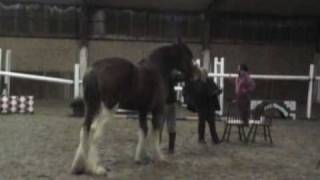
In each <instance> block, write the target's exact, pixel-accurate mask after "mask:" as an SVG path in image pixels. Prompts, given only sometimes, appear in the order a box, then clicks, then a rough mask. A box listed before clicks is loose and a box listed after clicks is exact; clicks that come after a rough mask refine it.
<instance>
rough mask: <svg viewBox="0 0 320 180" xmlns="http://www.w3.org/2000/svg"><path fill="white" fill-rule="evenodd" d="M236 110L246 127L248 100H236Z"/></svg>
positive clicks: (248, 111)
mask: <svg viewBox="0 0 320 180" xmlns="http://www.w3.org/2000/svg"><path fill="white" fill-rule="evenodd" d="M237 110H238V114H239V115H240V118H241V120H242V121H243V123H244V124H245V125H248V121H249V116H250V99H249V98H248V97H246V96H244V97H240V98H238V99H237Z"/></svg>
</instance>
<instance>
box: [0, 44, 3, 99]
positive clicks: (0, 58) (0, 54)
mask: <svg viewBox="0 0 320 180" xmlns="http://www.w3.org/2000/svg"><path fill="white" fill-rule="evenodd" d="M1 70H2V49H1V48H0V71H1ZM2 88H3V87H2V76H0V95H1V93H2Z"/></svg>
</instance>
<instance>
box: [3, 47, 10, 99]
mask: <svg viewBox="0 0 320 180" xmlns="http://www.w3.org/2000/svg"><path fill="white" fill-rule="evenodd" d="M5 58H6V59H5V71H6V72H10V69H11V50H10V49H8V50H6V57H5ZM10 82H11V81H10V76H5V77H4V83H5V86H6V94H5V95H6V96H10Z"/></svg>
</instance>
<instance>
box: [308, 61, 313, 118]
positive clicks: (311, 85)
mask: <svg viewBox="0 0 320 180" xmlns="http://www.w3.org/2000/svg"><path fill="white" fill-rule="evenodd" d="M313 81H314V65H313V64H310V70H309V88H308V99H307V118H308V119H310V118H311V113H312V111H311V110H312V90H313Z"/></svg>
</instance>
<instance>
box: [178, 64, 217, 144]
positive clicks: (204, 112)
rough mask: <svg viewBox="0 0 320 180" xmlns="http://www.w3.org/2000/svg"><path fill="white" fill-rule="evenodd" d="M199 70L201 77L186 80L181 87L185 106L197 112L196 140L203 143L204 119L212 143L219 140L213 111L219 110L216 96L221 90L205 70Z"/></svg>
mask: <svg viewBox="0 0 320 180" xmlns="http://www.w3.org/2000/svg"><path fill="white" fill-rule="evenodd" d="M200 71H201V77H200V78H199V79H197V80H193V81H189V82H186V86H185V87H184V89H183V94H184V99H185V103H186V104H187V108H188V109H189V110H191V111H193V112H197V114H198V138H199V139H198V141H199V143H202V144H205V143H206V141H205V129H206V121H207V123H208V125H209V130H210V134H211V138H212V143H214V144H218V143H219V142H220V140H219V137H218V134H217V131H216V124H215V116H216V115H215V111H217V110H220V104H219V100H218V96H219V95H220V94H221V92H222V90H221V89H220V88H219V87H218V86H217V85H216V84H215V83H214V81H213V79H212V78H209V77H208V76H207V74H208V73H207V72H206V71H205V70H200Z"/></svg>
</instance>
